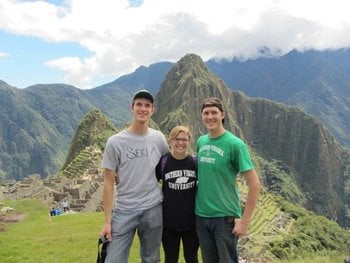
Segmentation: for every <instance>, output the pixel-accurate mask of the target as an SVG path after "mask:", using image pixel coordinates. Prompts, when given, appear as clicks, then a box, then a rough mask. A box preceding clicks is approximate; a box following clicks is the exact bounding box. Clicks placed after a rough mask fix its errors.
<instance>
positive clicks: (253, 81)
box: [207, 49, 350, 146]
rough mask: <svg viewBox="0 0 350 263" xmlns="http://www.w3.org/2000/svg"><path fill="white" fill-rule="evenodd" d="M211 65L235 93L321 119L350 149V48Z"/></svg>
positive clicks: (225, 61)
mask: <svg viewBox="0 0 350 263" xmlns="http://www.w3.org/2000/svg"><path fill="white" fill-rule="evenodd" d="M207 65H208V67H209V69H210V70H211V71H212V72H213V73H215V74H216V75H217V76H219V77H220V78H222V79H223V81H224V82H225V83H226V84H227V85H228V86H229V87H230V88H231V89H232V90H240V91H243V92H244V93H245V94H247V95H248V96H250V97H261V98H267V99H271V100H274V101H279V102H283V103H285V104H288V105H294V106H297V107H299V108H301V109H303V110H304V111H306V112H308V113H310V114H312V115H315V116H316V117H318V118H319V119H320V120H321V121H322V122H323V123H324V125H325V126H326V127H327V128H328V129H329V130H330V131H331V132H332V133H333V134H334V135H335V137H336V138H337V139H338V141H339V142H341V143H342V144H344V145H346V146H350V97H349V96H348V94H349V93H350V49H339V50H328V51H322V52H321V51H314V50H309V51H305V52H298V51H296V50H293V51H291V52H289V53H287V54H286V55H284V56H281V57H274V58H269V57H266V58H258V59H255V60H247V61H243V62H242V61H239V60H237V59H233V60H232V61H228V60H221V61H215V60H210V61H208V62H207Z"/></svg>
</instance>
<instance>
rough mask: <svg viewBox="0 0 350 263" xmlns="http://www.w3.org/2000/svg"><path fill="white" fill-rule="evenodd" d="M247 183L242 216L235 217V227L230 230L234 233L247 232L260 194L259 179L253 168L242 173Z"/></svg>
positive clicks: (243, 233) (242, 233)
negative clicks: (239, 217)
mask: <svg viewBox="0 0 350 263" xmlns="http://www.w3.org/2000/svg"><path fill="white" fill-rule="evenodd" d="M242 175H243V176H244V179H245V180H246V182H247V185H248V195H247V199H246V203H245V207H244V212H243V216H242V218H241V219H236V220H235V222H236V224H235V227H234V229H233V231H232V233H233V234H235V235H245V234H247V232H248V225H249V221H250V219H251V218H252V216H253V212H254V209H255V206H256V204H257V202H258V199H259V195H260V188H261V185H260V180H259V178H258V176H257V174H256V171H255V169H252V170H249V171H246V172H244V173H242Z"/></svg>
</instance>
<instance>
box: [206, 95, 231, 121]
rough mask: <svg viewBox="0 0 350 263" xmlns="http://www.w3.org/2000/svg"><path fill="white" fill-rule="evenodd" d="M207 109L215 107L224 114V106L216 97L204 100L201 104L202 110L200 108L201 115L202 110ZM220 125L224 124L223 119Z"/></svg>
mask: <svg viewBox="0 0 350 263" xmlns="http://www.w3.org/2000/svg"><path fill="white" fill-rule="evenodd" d="M207 107H216V108H218V109H219V110H220V111H221V112H225V111H224V104H223V103H222V101H221V100H220V99H219V98H217V97H210V98H206V99H204V100H203V102H202V108H201V113H202V112H203V110H204V109H205V108H207ZM222 123H223V124H224V123H225V118H223V119H222Z"/></svg>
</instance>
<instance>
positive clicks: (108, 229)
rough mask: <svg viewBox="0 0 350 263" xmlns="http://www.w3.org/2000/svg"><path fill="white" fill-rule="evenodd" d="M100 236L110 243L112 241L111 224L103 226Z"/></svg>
mask: <svg viewBox="0 0 350 263" xmlns="http://www.w3.org/2000/svg"><path fill="white" fill-rule="evenodd" d="M100 236H101V237H103V236H105V237H106V238H107V239H108V240H109V241H112V226H111V224H110V223H109V224H108V223H106V224H104V225H103V228H102V230H101V232H100Z"/></svg>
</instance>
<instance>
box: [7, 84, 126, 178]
mask: <svg viewBox="0 0 350 263" xmlns="http://www.w3.org/2000/svg"><path fill="white" fill-rule="evenodd" d="M131 96H132V95H131V94H130V93H128V92H126V91H124V90H121V89H119V88H118V87H115V86H113V85H109V86H107V87H106V88H96V89H93V90H80V89H78V88H76V87H73V86H70V85H64V84H47V85H34V86H30V87H28V88H26V89H17V88H15V87H12V86H10V85H8V84H7V83H5V82H3V81H0V127H1V128H0V178H8V179H17V180H19V179H21V178H23V177H25V176H27V175H29V174H35V173H38V174H41V175H42V176H43V177H46V176H48V175H52V174H55V173H56V172H57V171H58V170H60V169H61V168H62V165H63V164H64V160H65V158H66V155H67V151H68V148H69V144H70V142H71V140H72V137H73V135H74V133H75V131H76V129H77V126H78V124H79V121H80V120H81V119H82V117H83V116H84V115H85V114H86V113H87V112H89V111H90V110H92V109H96V108H98V109H101V110H102V111H104V112H105V114H106V115H107V116H108V117H109V118H110V119H111V120H112V121H114V124H119V125H122V124H124V123H125V122H126V121H127V120H128V119H129V117H130V112H129V108H128V107H129V101H130V99H131Z"/></svg>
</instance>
